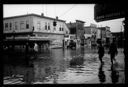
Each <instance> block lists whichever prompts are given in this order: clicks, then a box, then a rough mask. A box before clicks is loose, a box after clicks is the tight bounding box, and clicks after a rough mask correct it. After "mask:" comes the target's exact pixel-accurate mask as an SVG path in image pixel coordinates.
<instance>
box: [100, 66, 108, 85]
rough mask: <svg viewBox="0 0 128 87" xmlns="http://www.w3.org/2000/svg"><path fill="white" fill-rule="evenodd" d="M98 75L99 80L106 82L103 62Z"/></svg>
mask: <svg viewBox="0 0 128 87" xmlns="http://www.w3.org/2000/svg"><path fill="white" fill-rule="evenodd" d="M98 77H99V81H100V82H101V83H104V82H105V81H106V76H105V73H104V71H103V64H101V65H100V67H99V73H98Z"/></svg>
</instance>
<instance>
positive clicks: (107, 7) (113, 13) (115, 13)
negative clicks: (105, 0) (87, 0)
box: [94, 4, 126, 22]
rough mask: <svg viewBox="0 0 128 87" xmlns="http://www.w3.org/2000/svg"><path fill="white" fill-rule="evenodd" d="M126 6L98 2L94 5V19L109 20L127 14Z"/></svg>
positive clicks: (99, 20)
mask: <svg viewBox="0 0 128 87" xmlns="http://www.w3.org/2000/svg"><path fill="white" fill-rule="evenodd" d="M125 11H126V7H125V6H123V5H113V4H96V5H95V7H94V19H95V20H96V21H97V22H101V21H107V20H112V19H117V18H123V17H124V16H125Z"/></svg>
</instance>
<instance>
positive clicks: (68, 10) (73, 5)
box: [59, 4, 76, 17]
mask: <svg viewBox="0 0 128 87" xmlns="http://www.w3.org/2000/svg"><path fill="white" fill-rule="evenodd" d="M75 6H76V4H75V5H73V6H72V7H71V8H69V9H68V10H67V11H65V12H64V13H63V14H61V15H60V16H59V17H62V16H64V15H65V14H66V13H68V12H69V11H70V10H72V9H73V8H74V7H75Z"/></svg>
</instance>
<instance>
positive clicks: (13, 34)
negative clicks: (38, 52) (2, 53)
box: [3, 14, 68, 45]
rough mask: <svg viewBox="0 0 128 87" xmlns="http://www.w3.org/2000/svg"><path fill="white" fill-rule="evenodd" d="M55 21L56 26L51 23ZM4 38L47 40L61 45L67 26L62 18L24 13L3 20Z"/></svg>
mask: <svg viewBox="0 0 128 87" xmlns="http://www.w3.org/2000/svg"><path fill="white" fill-rule="evenodd" d="M54 21H56V26H54V25H53V23H54ZM3 24H4V29H3V32H4V36H5V39H6V40H13V39H15V40H29V41H31V40H42V41H45V40H49V41H51V44H53V42H54V44H55V43H56V44H59V45H62V43H63V39H64V34H66V32H67V31H68V28H67V26H66V24H65V21H64V20H60V19H58V17H56V18H50V17H46V16H44V15H43V14H41V15H37V14H26V15H20V16H13V17H6V18H4V20H3Z"/></svg>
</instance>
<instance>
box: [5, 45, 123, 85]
mask: <svg viewBox="0 0 128 87" xmlns="http://www.w3.org/2000/svg"><path fill="white" fill-rule="evenodd" d="M27 59H29V61H28V60H27ZM116 59H117V62H116V63H114V65H113V66H112V65H111V62H110V56H109V55H108V54H107V51H106V53H105V55H104V57H103V61H104V64H103V65H101V64H100V61H99V58H98V54H97V50H94V49H90V48H87V47H85V48H83V47H81V48H78V49H76V50H75V49H74V50H71V49H62V48H59V49H49V50H43V51H42V52H41V53H38V54H20V53H19V54H18V53H15V54H5V55H4V80H3V81H4V82H3V83H4V84H112V83H117V84H119V83H125V74H124V71H125V70H124V67H125V66H124V65H125V64H124V54H123V52H122V49H118V55H117V56H116Z"/></svg>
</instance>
